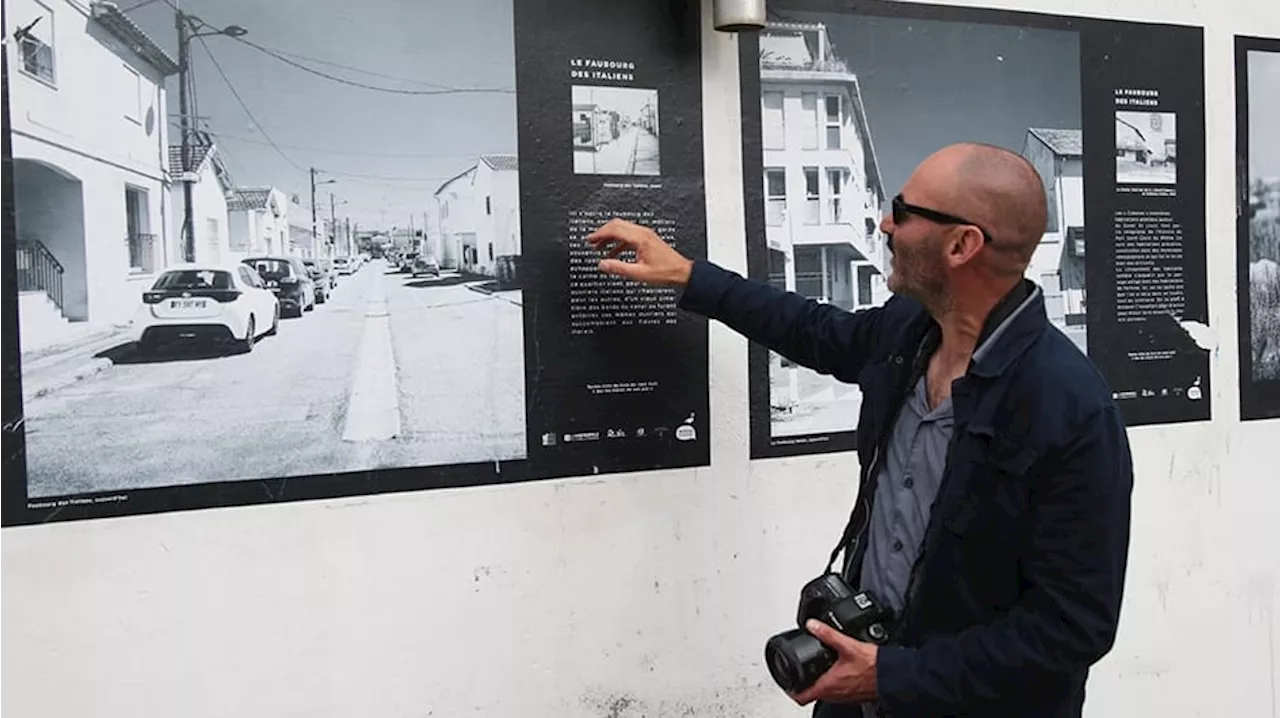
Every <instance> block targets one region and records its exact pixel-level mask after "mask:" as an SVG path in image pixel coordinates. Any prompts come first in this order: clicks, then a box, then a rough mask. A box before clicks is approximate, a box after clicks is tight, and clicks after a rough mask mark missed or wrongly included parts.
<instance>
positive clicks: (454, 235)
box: [429, 165, 479, 270]
mask: <svg viewBox="0 0 1280 718" xmlns="http://www.w3.org/2000/svg"><path fill="white" fill-rule="evenodd" d="M475 174H476V165H472V166H470V167H468V168H467V169H465V170H463V171H462V172H461V173H459V174H457V175H455V176H454V177H453V178H451V179H449V180H446V181H445V183H444V184H442V185H440V188H439V189H437V190H436V192H435V200H436V207H437V209H438V211H437V213H436V219H437V221H438V222H439V223H440V231H439V234H438V235H437V238H438V240H439V242H440V244H439V246H438V247H429V251H430V252H431V253H432V254H434V255H435V256H436V257H437V261H439V262H440V268H441V269H458V270H466V269H468V268H469V267H474V266H475V265H476V262H477V261H478V259H479V254H478V253H477V252H476V212H475V209H476V208H475V201H474V197H475V192H474V187H473V186H472V182H473V178H474V177H475Z"/></svg>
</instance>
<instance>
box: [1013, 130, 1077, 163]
mask: <svg viewBox="0 0 1280 718" xmlns="http://www.w3.org/2000/svg"><path fill="white" fill-rule="evenodd" d="M1027 132H1029V133H1031V134H1032V135H1033V136H1034V137H1035V138H1036V139H1038V140H1040V141H1041V142H1043V143H1044V144H1045V147H1048V148H1049V149H1050V150H1051V151H1052V152H1053V153H1054V154H1056V155H1058V156H1059V157H1080V156H1083V155H1084V133H1083V132H1081V131H1080V130H1056V129H1049V128H1047V127H1031V128H1029V129H1028V130H1027Z"/></svg>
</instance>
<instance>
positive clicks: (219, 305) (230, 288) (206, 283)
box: [133, 264, 280, 352]
mask: <svg viewBox="0 0 1280 718" xmlns="http://www.w3.org/2000/svg"><path fill="white" fill-rule="evenodd" d="M279 326H280V301H279V300H278V299H276V296H275V294H273V293H272V291H271V290H270V289H267V288H266V285H265V283H264V282H263V281H262V277H260V276H258V273H257V272H256V271H254V269H253V267H250V266H248V265H245V264H230V265H184V266H179V267H173V268H170V269H166V270H165V271H164V272H163V273H161V275H160V276H159V277H157V278H156V281H155V283H154V284H152V285H151V288H150V289H148V290H147V291H145V292H143V293H142V306H140V307H138V312H137V314H136V315H135V317H134V320H133V331H134V340H135V341H137V343H138V348H139V349H140V350H142V351H143V352H148V351H152V350H154V349H157V348H159V347H160V346H163V345H168V344H187V345H189V344H199V343H206V342H207V343H214V344H230V345H232V346H234V347H235V348H237V349H239V350H240V351H244V352H247V351H251V350H252V349H253V343H254V341H255V340H256V339H257V338H258V337H259V336H261V335H264V334H265V335H273V334H275V333H276V329H277V328H278V327H279Z"/></svg>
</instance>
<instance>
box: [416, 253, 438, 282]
mask: <svg viewBox="0 0 1280 718" xmlns="http://www.w3.org/2000/svg"><path fill="white" fill-rule="evenodd" d="M423 274H425V275H428V276H431V277H435V278H437V279H439V278H440V263H439V262H437V261H436V258H435V257H433V256H431V255H429V254H419V255H418V256H417V258H416V259H414V260H413V276H415V277H417V276H420V275H423Z"/></svg>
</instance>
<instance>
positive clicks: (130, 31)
mask: <svg viewBox="0 0 1280 718" xmlns="http://www.w3.org/2000/svg"><path fill="white" fill-rule="evenodd" d="M89 10H90V12H91V13H92V16H93V19H94V20H95V21H97V23H98V24H99V25H101V26H102V27H103V28H104V29H105V30H106V31H107V32H108V33H109V34H110V35H111V36H112V37H114V38H115V39H117V40H119V41H120V42H122V43H124V45H125V46H126V47H128V48H129V49H130V50H133V51H134V52H135V53H137V54H138V57H141V58H142V59H143V60H145V61H146V62H147V64H149V65H151V66H152V67H154V68H155V69H156V70H159V71H160V74H161V75H165V76H168V75H174V74H177V72H178V69H179V67H178V62H177V61H176V60H174V59H173V58H172V57H170V56H169V53H167V52H165V51H164V50H163V49H162V48H161V47H160V46H159V45H157V44H156V43H155V41H154V40H152V39H151V37H150V36H149V35H147V33H145V32H143V31H142V28H140V27H138V26H137V24H135V23H134V22H133V20H130V19H129V16H127V15H125V14H124V13H123V12H121V11H120V8H119V6H117V5H116V4H115V3H113V2H105V1H104V0H97V1H96V2H93V3H90V4H89Z"/></svg>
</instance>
